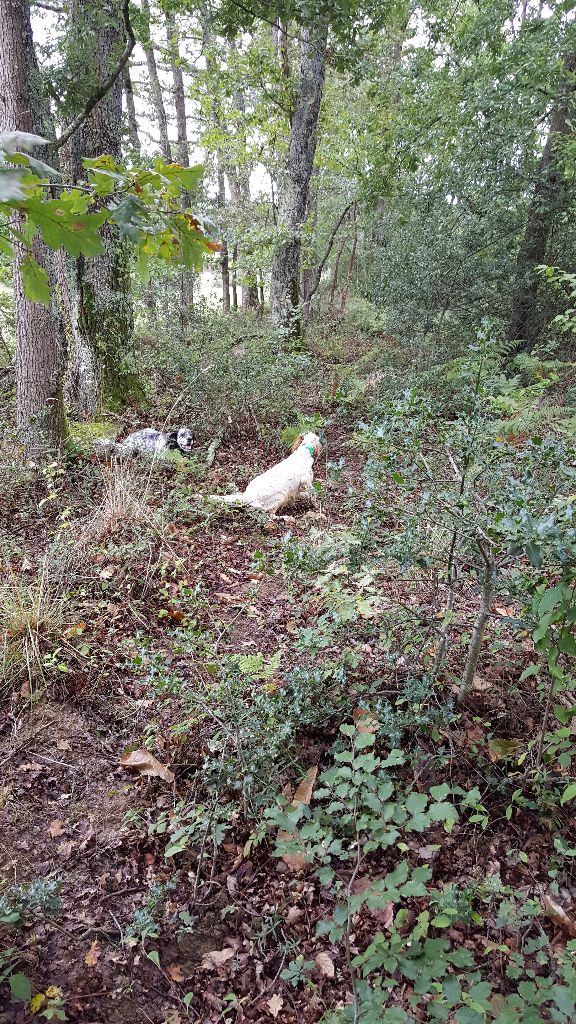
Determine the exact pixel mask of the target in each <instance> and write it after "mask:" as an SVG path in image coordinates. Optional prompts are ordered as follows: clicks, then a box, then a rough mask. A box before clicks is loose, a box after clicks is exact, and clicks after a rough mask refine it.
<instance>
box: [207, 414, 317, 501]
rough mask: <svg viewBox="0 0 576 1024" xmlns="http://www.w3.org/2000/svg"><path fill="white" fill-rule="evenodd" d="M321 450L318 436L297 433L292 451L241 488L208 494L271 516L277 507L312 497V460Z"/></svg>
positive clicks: (215, 498)
mask: <svg viewBox="0 0 576 1024" xmlns="http://www.w3.org/2000/svg"><path fill="white" fill-rule="evenodd" d="M321 451H322V445H321V444H320V438H319V437H318V436H317V435H316V434H313V433H312V432H308V433H306V434H299V435H298V437H297V438H296V440H295V441H294V444H293V445H292V454H291V455H289V456H288V458H286V459H283V460H282V462H278V463H277V464H276V465H275V466H272V467H271V468H270V469H268V470H266V472H265V473H261V474H260V476H256V477H254V479H253V480H251V481H250V483H249V484H248V486H247V488H246V490H245V491H239V492H238V493H237V494H212V495H210V497H211V498H213V499H214V500H215V501H224V502H226V503H228V504H238V505H249V506H250V507H251V508H256V509H260V510H261V511H262V512H267V513H268V514H269V515H271V516H273V515H275V514H276V513H277V512H279V511H280V509H281V508H286V507H287V506H288V505H292V504H294V502H296V501H298V500H299V499H301V498H310V497H311V496H312V493H313V492H312V484H313V482H314V468H313V467H314V459H315V458H317V457H318V456H319V455H320V452H321Z"/></svg>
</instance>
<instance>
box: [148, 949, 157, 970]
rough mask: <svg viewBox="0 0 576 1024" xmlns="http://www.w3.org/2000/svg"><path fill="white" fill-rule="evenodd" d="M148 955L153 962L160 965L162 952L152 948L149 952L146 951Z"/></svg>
mask: <svg viewBox="0 0 576 1024" xmlns="http://www.w3.org/2000/svg"><path fill="white" fill-rule="evenodd" d="M146 956H147V957H148V959H149V960H151V961H152V963H153V964H156V967H160V953H159V952H158V950H157V949H152V950H150V952H149V953H146Z"/></svg>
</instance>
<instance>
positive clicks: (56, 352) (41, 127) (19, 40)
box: [0, 0, 66, 454]
mask: <svg viewBox="0 0 576 1024" xmlns="http://www.w3.org/2000/svg"><path fill="white" fill-rule="evenodd" d="M0 40H1V45H0V131H5V130H8V131H14V130H16V131H22V132H32V133H35V134H39V135H47V134H48V133H49V132H50V125H49V111H48V108H47V104H46V102H45V97H44V94H43V91H42V87H41V82H40V74H39V69H38V63H37V60H36V54H35V51H34V44H33V39H32V29H31V26H30V6H29V2H28V0H0ZM36 152H37V155H39V156H40V159H42V158H44V159H47V157H46V155H45V154H43V153H42V152H39V153H38V151H36ZM14 224H15V226H16V227H18V226H19V224H20V220H19V216H18V215H15V218H14ZM14 252H15V257H14V266H13V270H14V302H15V310H16V416H17V425H18V429H19V431H20V434H21V436H22V439H23V440H24V443H25V445H26V448H27V450H28V451H29V452H30V453H31V454H41V453H42V452H43V451H45V450H50V449H55V448H57V447H59V445H60V444H61V443H62V441H63V440H64V437H65V434H66V417H65V413H64V402H63V376H64V366H65V358H66V352H65V341H64V333H63V329H62V321H61V318H60V314H59V309H58V304H57V299H56V275H55V266H54V259H53V254H52V252H51V251H50V250H48V249H47V248H46V246H45V245H44V244H43V243H42V242H41V241H40V239H35V241H34V243H33V256H34V259H35V260H36V262H37V263H38V264H39V265H40V266H42V267H44V269H45V270H46V272H47V274H48V278H49V281H50V283H51V285H52V301H51V303H50V305H49V306H43V305H40V304H39V303H35V302H30V301H29V300H28V299H27V298H26V296H25V294H24V285H23V281H22V274H21V270H20V267H21V263H22V261H23V259H25V257H26V251H25V249H24V248H23V246H22V245H21V244H20V243H18V242H16V243H15V245H14Z"/></svg>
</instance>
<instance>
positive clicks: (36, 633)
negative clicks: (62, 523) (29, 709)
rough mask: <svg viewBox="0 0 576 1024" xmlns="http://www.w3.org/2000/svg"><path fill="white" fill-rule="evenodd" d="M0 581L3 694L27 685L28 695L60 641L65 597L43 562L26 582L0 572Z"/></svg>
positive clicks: (4, 571) (0, 640)
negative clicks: (0, 574) (37, 571)
mask: <svg viewBox="0 0 576 1024" xmlns="http://www.w3.org/2000/svg"><path fill="white" fill-rule="evenodd" d="M0 572H1V573H2V578H1V580H0V679H1V680H2V683H3V691H4V695H6V691H7V690H8V691H9V690H10V689H11V688H13V687H14V686H15V685H23V684H26V683H28V687H29V692H30V693H31V694H32V693H33V692H34V689H35V688H36V687H37V686H38V685H39V684H41V683H42V681H43V679H44V672H45V667H46V659H47V657H48V656H49V655H50V654H52V653H54V652H55V650H56V648H57V647H58V645H59V644H60V643H61V642H62V634H63V631H64V628H65V598H64V594H63V592H62V589H61V587H60V586H58V585H57V581H56V580H54V579H52V578H51V577H50V574H49V571H48V569H47V564H46V563H44V564H43V566H42V568H41V570H40V572H39V574H38V576H37V577H36V578H35V579H34V580H32V581H30V582H28V581H26V580H23V579H21V578H19V577H17V576H15V575H14V573H13V572H12V571H11V570H6V569H4V570H2V567H0Z"/></svg>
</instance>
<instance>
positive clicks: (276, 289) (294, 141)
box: [270, 22, 328, 337]
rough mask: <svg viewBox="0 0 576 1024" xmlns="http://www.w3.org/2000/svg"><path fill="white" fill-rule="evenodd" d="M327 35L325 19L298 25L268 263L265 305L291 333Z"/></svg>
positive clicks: (296, 324)
mask: <svg viewBox="0 0 576 1024" xmlns="http://www.w3.org/2000/svg"><path fill="white" fill-rule="evenodd" d="M327 36H328V27H327V23H326V22H317V23H316V24H315V25H314V26H306V27H305V28H303V29H302V35H301V52H300V81H299V88H298V93H297V95H296V98H295V101H294V105H293V110H292V117H291V124H290V144H289V150H288V161H287V168H286V174H285V180H284V182H283V185H282V191H281V194H280V203H279V217H278V223H279V227H280V231H281V240H280V243H279V245H278V247H277V249H276V253H275V256H274V261H273V266H272V280H271V287H270V305H271V312H272V318H273V320H274V321H275V322H276V323H277V324H279V325H280V326H281V327H282V329H283V330H284V331H285V332H286V333H287V334H288V335H289V336H292V337H295V336H298V335H299V334H300V333H301V312H300V308H299V300H300V296H299V278H300V253H301V248H302V239H301V231H302V227H303V225H304V222H305V220H306V213H307V208H308V192H309V187H310V177H311V175H312V167H313V164H314V154H315V152H316V140H317V135H318V117H319V114H320V103H321V101H322V91H323V87H324V74H325V65H326V42H327Z"/></svg>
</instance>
